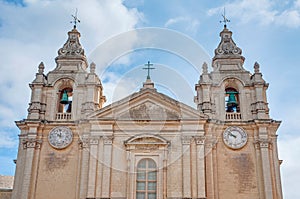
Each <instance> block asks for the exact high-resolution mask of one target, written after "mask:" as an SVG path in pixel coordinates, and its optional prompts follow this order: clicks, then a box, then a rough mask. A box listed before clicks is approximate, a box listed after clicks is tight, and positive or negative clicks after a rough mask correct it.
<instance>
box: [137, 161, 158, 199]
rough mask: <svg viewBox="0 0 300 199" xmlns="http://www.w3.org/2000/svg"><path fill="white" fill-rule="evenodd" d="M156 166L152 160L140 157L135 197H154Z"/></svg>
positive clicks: (147, 198) (138, 198) (145, 198)
mask: <svg viewBox="0 0 300 199" xmlns="http://www.w3.org/2000/svg"><path fill="white" fill-rule="evenodd" d="M156 190H157V168H156V163H155V162H154V160H152V159H150V158H146V159H142V160H140V162H139V163H138V165H137V176H136V199H156Z"/></svg>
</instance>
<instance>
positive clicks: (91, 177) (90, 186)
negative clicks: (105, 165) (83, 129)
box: [87, 137, 99, 198]
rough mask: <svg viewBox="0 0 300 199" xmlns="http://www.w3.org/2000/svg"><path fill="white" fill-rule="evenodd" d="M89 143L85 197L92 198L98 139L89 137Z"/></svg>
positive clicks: (94, 191)
mask: <svg viewBox="0 0 300 199" xmlns="http://www.w3.org/2000/svg"><path fill="white" fill-rule="evenodd" d="M89 143H90V153H89V156H90V157H89V159H90V161H89V177H88V189H87V197H90V198H93V197H95V194H96V177H97V173H96V171H97V158H98V150H97V149H98V144H99V137H91V138H90V140H89Z"/></svg>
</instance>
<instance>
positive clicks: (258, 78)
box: [195, 25, 282, 199]
mask: <svg viewBox="0 0 300 199" xmlns="http://www.w3.org/2000/svg"><path fill="white" fill-rule="evenodd" d="M220 37H221V41H220V43H219V45H218V47H217V48H216V49H215V56H214V57H213V59H212V71H211V72H208V66H207V64H206V63H204V64H203V66H202V68H203V71H202V74H201V76H200V80H199V81H198V83H197V84H196V86H195V90H196V92H197V95H196V97H195V103H196V104H197V109H198V111H200V112H201V113H204V114H206V115H207V116H208V117H209V120H208V123H207V125H206V139H207V144H208V145H210V146H208V147H207V157H206V166H207V167H206V168H207V170H206V174H207V181H208V182H210V183H211V185H212V186H208V185H207V198H239V199H241V198H261V199H275V198H276V199H282V190H281V181H280V168H279V167H280V161H279V159H278V154H277V141H276V140H277V134H276V131H277V129H278V127H279V125H280V121H275V120H273V119H271V118H270V116H269V108H268V102H267V94H266V91H267V88H268V86H269V84H268V83H266V82H265V80H264V79H263V77H262V73H261V72H260V70H259V68H260V66H259V64H258V63H257V62H256V63H255V64H254V72H253V73H250V72H249V71H247V70H245V68H244V67H243V65H244V60H245V58H244V57H243V56H242V50H241V48H239V47H238V46H237V45H236V44H235V42H234V41H233V39H232V32H231V31H230V30H229V29H227V27H226V25H225V26H224V29H223V30H222V31H221V32H220ZM220 194H221V195H220Z"/></svg>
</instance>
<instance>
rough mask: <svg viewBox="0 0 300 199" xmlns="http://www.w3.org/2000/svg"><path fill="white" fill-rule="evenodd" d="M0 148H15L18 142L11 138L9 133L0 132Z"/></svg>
mask: <svg viewBox="0 0 300 199" xmlns="http://www.w3.org/2000/svg"><path fill="white" fill-rule="evenodd" d="M0 136H1V139H0V148H16V147H17V146H18V140H16V139H14V138H12V137H11V132H2V131H0Z"/></svg>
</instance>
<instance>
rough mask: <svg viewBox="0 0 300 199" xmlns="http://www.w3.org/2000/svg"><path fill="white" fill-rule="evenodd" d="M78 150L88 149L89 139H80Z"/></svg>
mask: <svg viewBox="0 0 300 199" xmlns="http://www.w3.org/2000/svg"><path fill="white" fill-rule="evenodd" d="M78 145H79V149H84V148H88V147H89V146H90V141H89V138H80V139H79V140H78Z"/></svg>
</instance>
